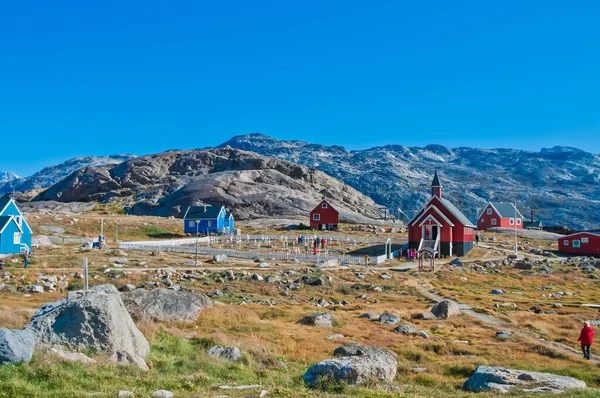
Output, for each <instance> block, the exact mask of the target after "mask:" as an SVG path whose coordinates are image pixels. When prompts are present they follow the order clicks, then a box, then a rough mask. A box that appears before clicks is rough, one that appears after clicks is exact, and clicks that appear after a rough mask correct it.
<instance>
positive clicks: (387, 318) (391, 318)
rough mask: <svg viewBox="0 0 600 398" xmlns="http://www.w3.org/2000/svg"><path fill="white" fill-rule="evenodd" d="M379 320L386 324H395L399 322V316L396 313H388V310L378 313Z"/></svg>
mask: <svg viewBox="0 0 600 398" xmlns="http://www.w3.org/2000/svg"><path fill="white" fill-rule="evenodd" d="M379 322H380V323H385V324H387V325H395V324H397V323H398V322H400V317H399V316H398V315H394V314H390V313H389V312H384V313H383V314H381V315H379Z"/></svg>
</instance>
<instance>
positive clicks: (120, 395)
mask: <svg viewBox="0 0 600 398" xmlns="http://www.w3.org/2000/svg"><path fill="white" fill-rule="evenodd" d="M133 396H135V395H134V394H133V393H132V392H131V391H125V390H121V391H119V392H118V393H117V398H125V397H133Z"/></svg>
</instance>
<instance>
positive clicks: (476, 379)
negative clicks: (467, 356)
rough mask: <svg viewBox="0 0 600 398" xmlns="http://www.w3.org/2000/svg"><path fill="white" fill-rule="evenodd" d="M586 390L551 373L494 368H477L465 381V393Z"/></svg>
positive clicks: (569, 379)
mask: <svg viewBox="0 0 600 398" xmlns="http://www.w3.org/2000/svg"><path fill="white" fill-rule="evenodd" d="M582 388H586V384H585V382H583V381H581V380H577V379H575V378H573V377H568V376H558V375H554V374H551V373H538V372H529V371H524V370H515V369H507V368H502V367H495V366H478V367H477V369H476V370H475V373H473V374H472V375H471V377H469V378H468V379H467V381H465V383H464V385H463V389H465V390H467V391H476V392H478V391H494V392H500V393H509V392H517V391H522V392H526V393H561V392H564V391H568V390H572V389H582Z"/></svg>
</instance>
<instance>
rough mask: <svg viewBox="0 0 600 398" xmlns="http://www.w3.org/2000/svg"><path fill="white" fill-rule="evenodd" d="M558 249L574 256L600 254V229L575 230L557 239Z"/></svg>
mask: <svg viewBox="0 0 600 398" xmlns="http://www.w3.org/2000/svg"><path fill="white" fill-rule="evenodd" d="M558 251H559V252H561V253H564V254H573V255H576V256H598V255H600V231H599V232H577V233H574V234H571V235H567V236H563V237H561V238H559V239H558Z"/></svg>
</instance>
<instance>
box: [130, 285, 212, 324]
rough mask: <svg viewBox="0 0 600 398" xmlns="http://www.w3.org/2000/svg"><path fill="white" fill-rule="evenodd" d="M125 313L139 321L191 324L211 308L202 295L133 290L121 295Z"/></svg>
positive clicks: (170, 291) (162, 290) (163, 290)
mask: <svg viewBox="0 0 600 398" xmlns="http://www.w3.org/2000/svg"><path fill="white" fill-rule="evenodd" d="M122 298H123V303H124V304H125V307H126V308H127V311H129V313H130V314H131V316H133V317H134V318H135V319H138V320H140V321H173V322H180V321H184V322H192V321H195V320H196V319H198V316H200V313H201V312H202V311H204V310H205V309H207V308H211V307H212V301H211V300H210V299H209V298H208V297H207V296H205V295H203V294H197V293H190V292H184V291H176V290H172V289H153V290H145V289H135V290H133V291H131V292H128V293H125V294H123V295H122Z"/></svg>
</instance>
